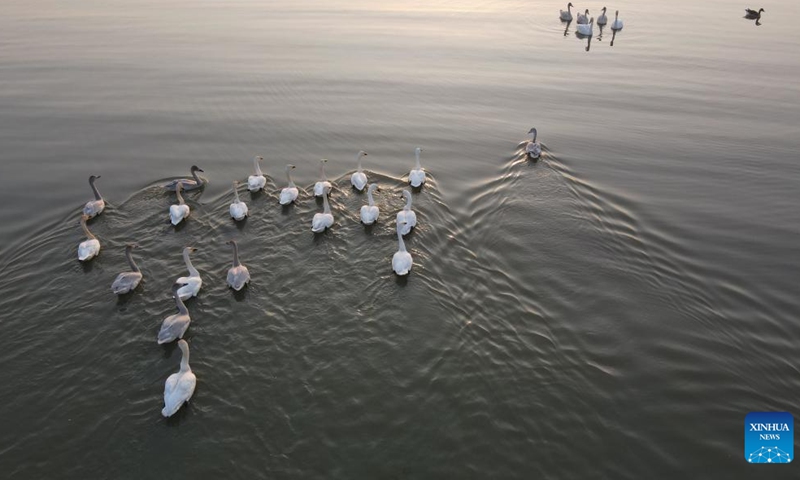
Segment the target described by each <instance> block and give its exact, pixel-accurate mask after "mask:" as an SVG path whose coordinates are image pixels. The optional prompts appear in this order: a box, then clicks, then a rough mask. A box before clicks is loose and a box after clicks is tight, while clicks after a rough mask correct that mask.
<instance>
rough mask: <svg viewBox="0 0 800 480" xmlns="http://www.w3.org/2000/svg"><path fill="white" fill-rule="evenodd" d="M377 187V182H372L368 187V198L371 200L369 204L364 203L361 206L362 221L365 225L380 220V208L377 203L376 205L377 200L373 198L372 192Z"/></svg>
mask: <svg viewBox="0 0 800 480" xmlns="http://www.w3.org/2000/svg"><path fill="white" fill-rule="evenodd" d="M377 189H378V184H377V183H372V184H370V186H369V189H367V199H368V200H369V205H364V206H362V207H361V222H362V223H363V224H364V225H372V224H373V223H375V222H377V221H378V215H379V214H380V210H378V207H377V205H375V201H374V200H373V199H372V192H374V191H375V190H377Z"/></svg>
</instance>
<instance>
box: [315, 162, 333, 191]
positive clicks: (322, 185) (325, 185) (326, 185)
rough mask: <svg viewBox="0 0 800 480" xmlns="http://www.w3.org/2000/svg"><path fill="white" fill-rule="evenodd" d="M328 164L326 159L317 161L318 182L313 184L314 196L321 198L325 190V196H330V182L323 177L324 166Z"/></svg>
mask: <svg viewBox="0 0 800 480" xmlns="http://www.w3.org/2000/svg"><path fill="white" fill-rule="evenodd" d="M327 162H328V159H327V158H323V159H322V160H320V161H319V181H318V182H317V183H315V184H314V196H315V197H321V196H322V195H323V194H325V192H326V190H327V194H328V195H330V191H331V188H333V186H332V185H331V182H329V181H328V179H327V177H325V164H326V163H327Z"/></svg>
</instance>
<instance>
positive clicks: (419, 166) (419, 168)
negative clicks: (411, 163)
mask: <svg viewBox="0 0 800 480" xmlns="http://www.w3.org/2000/svg"><path fill="white" fill-rule="evenodd" d="M414 155H415V156H416V157H417V170H421V169H422V165H420V163H419V152H414Z"/></svg>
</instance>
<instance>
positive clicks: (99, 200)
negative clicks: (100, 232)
mask: <svg viewBox="0 0 800 480" xmlns="http://www.w3.org/2000/svg"><path fill="white" fill-rule="evenodd" d="M98 178H100V175H97V176H95V175H92V176H91V177H89V185H90V186H91V187H92V192H94V200H89V201H88V202H86V205H84V206H83V214H84V215H86V216H87V217H89V218H94V217H96V216H97V215H100V214H101V213H103V210H105V208H106V201H105V200H103V197H102V196H101V195H100V192H99V191H98V190H97V186H95V184H94V181H95V180H97V179H98Z"/></svg>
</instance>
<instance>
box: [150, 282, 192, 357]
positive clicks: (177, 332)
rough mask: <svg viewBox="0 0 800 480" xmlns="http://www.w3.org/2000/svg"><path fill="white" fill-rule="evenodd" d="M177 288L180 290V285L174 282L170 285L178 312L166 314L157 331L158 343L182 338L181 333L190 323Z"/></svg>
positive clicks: (187, 311)
mask: <svg viewBox="0 0 800 480" xmlns="http://www.w3.org/2000/svg"><path fill="white" fill-rule="evenodd" d="M178 290H180V285H179V284H177V283H176V284H175V285H173V286H172V295H173V297H174V298H175V306H177V307H178V313H176V314H174V315H170V316H168V317H167V318H165V319H164V321H163V322H161V329H160V330H159V331H158V344H159V345H161V344H162V343H169V342H172V341H174V340H177V339H179V338H183V334H184V333H186V329H188V328H189V324H190V323H192V318H191V317H190V316H189V310H188V309H187V308H186V305H184V304H183V300H181V296H180V295H179V294H178Z"/></svg>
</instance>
